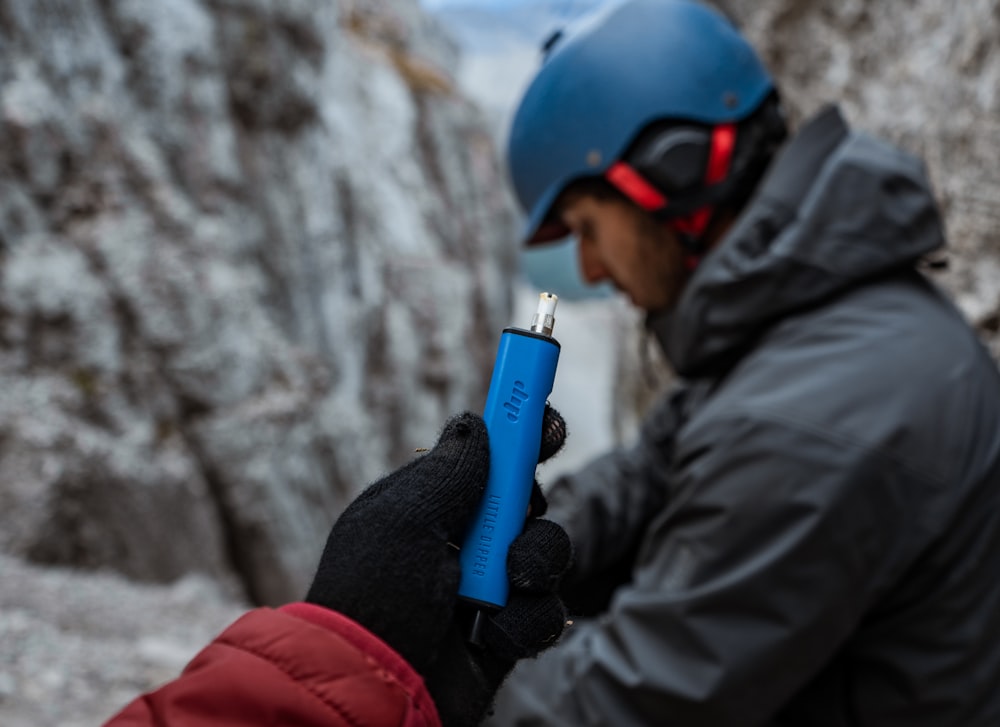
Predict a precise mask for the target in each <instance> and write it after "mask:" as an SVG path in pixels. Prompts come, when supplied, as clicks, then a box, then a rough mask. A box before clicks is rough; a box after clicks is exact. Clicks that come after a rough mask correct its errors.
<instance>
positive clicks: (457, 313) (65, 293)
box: [0, 0, 515, 603]
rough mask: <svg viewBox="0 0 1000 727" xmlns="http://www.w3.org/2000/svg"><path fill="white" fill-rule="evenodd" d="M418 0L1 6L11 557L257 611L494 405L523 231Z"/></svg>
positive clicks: (91, 0)
mask: <svg viewBox="0 0 1000 727" xmlns="http://www.w3.org/2000/svg"><path fill="white" fill-rule="evenodd" d="M454 53H455V51H454V49H453V47H452V46H451V45H450V44H448V43H447V42H446V41H445V40H444V39H443V37H441V36H439V34H438V32H437V30H436V29H435V27H434V26H433V25H432V24H430V23H429V22H428V21H427V20H426V19H425V18H424V16H423V15H422V14H421V13H420V12H419V10H418V8H417V6H416V5H415V3H414V2H408V1H406V0H396V1H394V2H391V3H389V2H387V3H372V2H363V3H362V2H358V3H357V4H351V3H330V2H326V1H325V0H308V1H306V0H300V1H297V2H278V1H277V0H275V1H274V2H271V1H270V0H170V1H169V2H156V3H148V2H141V1H140V0H100V1H98V0H84V1H77V0H72V1H70V0H47V1H46V2H37V1H36V0H11V1H10V2H5V3H3V4H2V8H0V133H2V137H0V138H2V142H0V245H2V248H0V249H2V252H0V391H2V394H0V447H2V449H0V474H2V486H0V533H2V535H0V548H2V550H3V551H5V552H7V553H9V554H14V555H17V556H21V557H24V558H27V559H30V560H32V561H36V562H41V563H50V564H63V565H73V566H82V567H88V568H99V567H109V568H113V569H116V570H118V571H120V572H122V573H124V574H125V575H128V576H130V577H132V578H137V579H143V580H160V581H167V580H172V579H175V578H177V577H180V576H181V575H183V574H185V573H187V572H189V571H191V570H192V569H195V570H199V571H202V572H204V573H205V574H208V575H210V576H212V577H214V578H218V579H222V580H228V581H230V582H231V583H235V584H237V585H238V586H240V587H242V588H243V589H244V590H245V592H246V593H247V595H248V596H249V597H250V598H251V599H253V600H254V601H257V602H263V603H275V602H281V601H284V600H287V599H290V598H294V597H297V596H300V595H301V593H302V592H303V589H304V588H305V586H306V585H307V583H308V578H309V577H311V575H312V570H313V568H314V567H315V562H316V559H317V556H318V552H319V549H320V548H321V547H322V543H323V540H324V538H325V534H326V532H327V531H328V529H329V526H330V523H331V522H332V519H333V517H334V516H335V515H336V514H337V512H339V510H340V508H341V507H342V506H343V504H344V503H345V501H346V499H348V498H349V497H350V496H351V495H353V494H354V493H355V492H356V491H357V490H358V489H359V488H360V487H361V486H362V485H364V484H365V483H367V482H370V481H371V480H372V479H374V478H375V477H376V476H377V475H378V474H379V473H380V472H381V471H383V470H384V469H385V468H387V467H390V466H393V465H394V464H398V463H400V462H402V461H405V460H406V459H408V458H409V457H411V456H412V452H413V450H414V448H415V447H419V446H425V445H429V444H432V443H433V442H432V441H428V438H429V437H431V438H433V437H434V436H436V432H437V431H438V430H439V428H440V427H441V425H442V424H443V422H444V420H445V419H446V417H447V416H448V415H450V414H452V413H455V412H457V411H460V410H462V409H464V408H477V407H481V405H482V404H481V403H482V399H483V396H484V393H485V387H486V384H487V381H488V376H489V364H490V361H491V358H492V354H493V351H494V350H495V346H496V340H497V336H498V332H499V330H500V329H501V328H503V326H505V325H507V324H508V323H509V321H508V319H507V315H508V311H509V309H510V303H511V301H510V287H509V286H510V279H511V272H512V268H513V265H514V261H515V258H514V256H515V250H514V248H513V226H512V225H513V217H512V213H511V207H510V201H509V197H508V196H506V193H505V192H503V190H504V181H503V178H502V176H501V174H500V172H499V169H498V165H497V163H496V159H495V152H494V149H493V146H492V143H491V141H490V140H489V137H488V135H487V134H486V133H485V131H484V128H485V127H484V124H483V122H482V120H481V119H480V118H479V116H478V113H477V112H476V110H475V109H474V108H473V107H472V106H471V105H470V104H469V103H468V102H466V101H465V100H463V98H462V97H461V96H460V95H459V94H457V93H456V92H455V91H454V89H453V84H452V81H451V78H450V77H449V75H448V73H447V71H446V70H445V69H447V68H449V67H450V66H451V65H452V64H453V59H454Z"/></svg>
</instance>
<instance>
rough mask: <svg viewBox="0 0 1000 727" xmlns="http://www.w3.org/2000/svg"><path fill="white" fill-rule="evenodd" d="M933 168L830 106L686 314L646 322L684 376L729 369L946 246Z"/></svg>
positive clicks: (691, 295) (696, 286)
mask: <svg viewBox="0 0 1000 727" xmlns="http://www.w3.org/2000/svg"><path fill="white" fill-rule="evenodd" d="M944 242H945V238H944V233H943V230H942V224H941V218H940V215H939V213H938V210H937V205H936V203H935V200H934V196H933V193H932V191H931V189H930V183H929V181H928V178H927V174H926V171H925V169H924V165H923V163H922V162H921V161H920V160H919V159H917V158H915V157H913V156H911V155H909V154H906V153H905V152H903V151H901V150H899V149H897V148H895V147H893V146H891V145H889V144H887V143H885V142H883V141H880V140H878V139H875V138H873V137H871V136H868V135H866V134H862V133H858V132H853V131H851V130H849V129H848V127H847V125H846V123H845V122H844V120H843V118H842V116H841V115H840V113H839V111H838V110H837V109H836V108H833V107H831V108H828V109H826V110H825V111H823V112H822V113H820V114H819V115H818V116H816V117H815V118H814V119H813V120H812V121H810V122H809V123H807V124H806V125H805V126H804V127H803V128H802V130H801V131H800V132H799V133H798V134H797V135H796V136H795V137H794V138H793V139H792V140H791V141H789V142H788V143H787V144H786V145H785V147H784V148H783V149H782V150H781V151H780V152H779V154H778V156H777V157H776V158H775V161H774V162H773V163H772V165H771V168H770V170H769V171H768V174H767V176H766V177H765V179H764V180H763V181H762V183H761V187H760V189H759V191H758V193H757V194H756V195H755V197H754V199H753V200H752V201H751V202H750V204H749V206H748V208H747V209H746V210H745V211H744V213H743V214H742V215H741V216H740V218H739V219H738V220H737V221H736V223H735V224H734V226H733V228H732V229H731V230H730V231H729V233H728V234H727V235H726V236H725V238H723V240H722V241H721V242H720V243H719V245H718V246H717V247H716V248H715V249H714V250H713V251H712V252H711V253H709V254H708V255H706V256H705V258H704V259H703V260H702V263H701V265H700V266H699V268H698V270H697V271H696V272H695V274H694V275H693V276H692V278H691V280H690V281H689V283H688V285H687V287H686V289H685V290H684V293H683V294H682V296H681V298H680V301H679V302H678V304H677V306H676V307H675V308H674V309H672V310H671V311H669V312H661V313H654V314H651V315H650V316H649V318H648V321H647V323H648V326H649V328H650V329H651V330H652V331H653V333H654V334H655V335H656V336H657V338H658V339H659V341H660V344H661V345H662V346H663V349H664V352H665V353H666V355H667V357H668V358H669V359H670V361H671V363H672V364H673V366H674V368H675V369H676V371H677V373H678V374H680V375H682V376H697V375H704V374H706V373H709V372H710V371H712V370H713V369H715V368H720V367H723V366H725V365H726V364H727V363H729V362H730V361H731V359H732V358H733V357H734V356H735V355H737V354H738V352H739V351H740V350H742V349H743V348H744V347H745V346H747V345H748V344H750V343H751V342H752V341H753V340H754V339H755V338H756V337H757V336H758V335H760V333H761V332H763V330H764V329H765V328H766V327H767V326H768V325H769V324H771V323H773V322H774V321H776V320H778V319H780V318H782V317H784V316H786V315H789V314H791V313H794V312H796V311H798V310H802V309H806V308H809V307H812V306H814V305H817V304H819V303H822V302H824V301H825V300H828V299H830V298H831V297H833V296H835V295H837V294H838V293H841V292H843V291H845V290H847V289H849V288H851V287H853V286H855V285H858V284H860V283H863V282H864V281H866V280H868V279H872V278H875V277H879V276H881V275H884V274H886V273H888V272H891V271H894V270H898V269H901V268H904V267H911V266H912V265H913V264H914V263H915V262H916V261H917V260H918V259H919V258H920V257H922V256H923V255H926V254H927V253H929V252H931V251H933V250H935V249H937V248H940V247H941V246H942V245H944Z"/></svg>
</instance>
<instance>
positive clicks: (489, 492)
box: [458, 328, 559, 608]
mask: <svg viewBox="0 0 1000 727" xmlns="http://www.w3.org/2000/svg"><path fill="white" fill-rule="evenodd" d="M558 362H559V343H558V342H557V341H556V340H555V339H554V338H552V337H550V336H545V335H542V334H539V333H533V332H531V331H525V330H522V329H520V328H507V329H505V330H504V332H503V335H501V337H500V347H499V350H498V351H497V357H496V362H495V363H494V365H493V376H492V378H491V379H490V391H489V394H488V395H487V397H486V409H485V411H484V412H483V419H484V420H485V421H486V429H487V431H488V432H489V440H490V474H489V481H488V483H487V485H486V493H485V494H484V495H483V500H482V502H481V503H480V506H479V510H478V511H477V513H476V517H475V519H474V520H473V522H472V525H471V527H470V528H469V532H468V534H467V535H466V538H465V541H464V542H463V544H462V550H461V553H460V562H461V565H462V580H461V582H460V584H459V588H458V594H459V596H461V597H463V598H465V599H466V600H469V601H472V602H475V603H477V604H479V605H482V606H486V607H488V608H501V607H503V606H504V605H506V603H507V594H508V592H509V590H510V584H509V583H508V582H507V549H508V548H509V547H510V544H511V542H512V541H513V540H514V538H516V537H517V536H518V534H519V533H520V532H521V530H522V528H523V527H524V521H525V517H526V515H527V512H528V504H529V503H530V501H531V487H532V484H533V483H534V481H535V467H536V466H537V465H538V453H539V447H540V446H541V439H542V418H543V416H544V414H545V402H546V400H547V399H548V397H549V394H551V393H552V385H553V384H554V383H555V378H556V365H557V364H558Z"/></svg>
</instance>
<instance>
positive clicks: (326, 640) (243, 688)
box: [106, 603, 441, 727]
mask: <svg viewBox="0 0 1000 727" xmlns="http://www.w3.org/2000/svg"><path fill="white" fill-rule="evenodd" d="M440 724H441V723H440V720H439V718H438V714H437V709H436V708H435V706H434V703H433V702H432V701H431V697H430V694H429V693H428V692H427V689H426V687H425V686H424V682H423V679H421V677H420V675H419V674H417V673H416V672H415V671H414V670H413V668H412V667H411V666H410V665H409V664H407V663H406V661H404V660H403V658H402V657H401V656H400V655H399V654H397V653H396V652H395V651H393V650H392V649H391V648H390V647H389V646H387V645H386V644H385V642H383V641H381V640H380V639H379V638H377V637H376V636H374V635H373V634H371V633H370V632H369V631H367V630H365V629H364V628H363V627H362V626H360V625H359V624H357V623H355V622H354V621H352V620H351V619H349V618H347V617H346V616H342V615H341V614H338V613H336V612H334V611H330V610H328V609H325V608H321V607H319V606H313V605H311V604H305V603H296V604H291V605H288V606H284V607H282V608H281V609H278V610H272V609H268V608H260V609H256V610H254V611H251V612H249V613H247V614H246V615H244V616H242V617H241V618H240V619H238V620H237V621H236V622H235V623H234V624H232V625H231V626H230V627H229V628H227V629H226V630H225V631H223V632H222V633H221V634H220V635H219V636H218V637H217V638H216V639H215V640H214V641H213V642H212V643H211V644H209V645H208V646H207V647H206V648H205V649H203V650H202V651H201V652H200V653H199V654H198V655H197V656H195V658H194V659H193V660H192V661H191V663H190V664H188V665H187V667H186V668H185V669H184V671H183V673H182V674H181V675H180V676H179V677H178V678H177V679H175V680H174V681H172V682H169V683H168V684H166V685H164V686H163V687H161V688H159V689H157V690H156V691H154V692H150V693H148V694H144V695H142V696H141V697H138V698H137V699H136V700H135V701H133V702H132V703H131V704H129V705H128V706H127V707H125V709H123V710H122V711H121V712H119V713H118V714H117V715H116V716H114V717H113V718H112V719H111V720H110V721H109V722H108V723H107V725H106V727H130V726H132V725H136V726H138V725H144V726H151V725H156V727H167V726H169V727H175V726H179V725H184V727H208V726H209V725H210V726H211V727H257V726H259V725H296V726H301V727H331V725H333V726H344V727H347V726H350V727H383V726H389V725H391V726H392V727H397V726H398V727H440Z"/></svg>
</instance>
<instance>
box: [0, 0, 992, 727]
mask: <svg viewBox="0 0 1000 727" xmlns="http://www.w3.org/2000/svg"><path fill="white" fill-rule="evenodd" d="M536 5H537V3H536ZM723 5H724V7H725V9H726V10H727V11H728V12H730V13H731V14H732V15H733V16H734V17H735V18H736V19H737V20H738V21H739V22H740V23H741V24H742V25H743V26H744V28H745V30H746V31H747V33H748V34H749V35H750V36H751V37H752V38H753V39H754V41H755V42H756V43H757V45H758V47H760V48H761V50H762V53H763V55H764V57H765V59H766V60H767V62H768V63H769V65H770V66H771V68H772V70H773V71H774V72H775V74H776V76H777V77H778V79H779V81H780V82H781V83H782V85H783V86H784V88H785V89H786V98H787V100H788V102H789V106H790V109H791V111H792V115H793V117H794V118H797V119H798V118H802V117H803V116H805V115H807V114H809V113H811V112H813V111H815V110H816V109H818V108H819V106H820V105H822V103H824V102H826V101H829V100H839V101H841V102H842V103H843V106H844V109H845V111H846V112H847V115H848V116H849V118H850V119H851V120H852V121H853V122H854V123H855V124H856V125H858V126H861V127H863V128H866V129H868V130H870V131H872V132H874V133H878V134H883V135H886V136H888V137H890V138H892V139H894V140H896V141H897V142H899V143H900V144H902V145H903V146H905V147H907V148H909V149H911V150H913V151H915V152H917V153H920V154H922V155H923V156H924V157H925V158H926V159H927V161H928V164H929V166H930V169H931V172H932V176H933V179H934V181H935V184H936V186H937V188H938V191H939V193H940V196H941V200H942V207H943V209H944V211H945V213H946V218H947V224H948V228H949V232H950V235H951V238H952V240H953V243H954V245H953V252H952V253H951V254H950V258H951V266H950V269H949V270H948V271H947V272H945V273H943V274H938V277H939V279H940V281H941V283H942V284H943V285H945V286H946V287H948V288H949V289H950V290H951V291H952V292H953V293H954V294H955V296H956V297H957V299H958V300H959V302H960V304H961V305H962V307H963V309H964V310H965V311H966V312H967V314H968V315H969V316H970V318H971V319H972V320H973V321H974V322H975V323H976V324H977V326H978V327H979V328H980V330H981V331H982V332H983V335H984V338H985V339H986V340H987V342H988V343H989V344H990V345H991V346H993V347H994V350H996V351H1000V348H998V347H997V331H998V329H1000V232H998V229H1000V172H998V171H997V170H998V166H997V149H998V148H1000V122H998V119H1000V1H998V0H967V1H966V2H963V3H961V4H954V5H951V6H947V5H941V4H939V3H934V2H931V0H917V1H916V2H913V3H906V4H901V3H875V2H873V1H872V2H863V1H861V0H850V1H848V2H842V1H841V2H833V1H832V0H811V1H809V2H803V1H802V0H798V1H793V0H767V1H764V2H758V3H752V4H750V3H738V2H726V3H723ZM444 20H445V19H444V18H439V19H435V18H433V17H430V16H429V15H428V14H427V13H426V12H424V11H423V10H422V9H421V8H420V7H419V6H418V5H417V4H416V1H415V0H357V1H356V2H348V1H346V0H342V1H340V2H332V1H330V0H163V1H162V2H155V3H151V2H143V0H0V723H2V724H4V725H11V726H13V727H19V726H20V725H48V724H52V725H55V724H59V725H90V724H98V723H100V722H101V721H102V720H103V719H104V718H106V717H108V716H109V715H110V714H111V713H112V712H113V711H114V710H115V709H116V708H117V707H119V706H120V705H121V704H123V703H124V702H125V701H127V700H128V699H129V698H130V697H131V696H133V695H134V694H136V693H138V692H139V691H142V690H144V689H147V688H149V687H151V686H152V685H154V684H156V683H158V682H160V681H163V680H164V679H167V678H169V677H170V676H171V675H173V674H174V673H176V671H177V670H178V669H179V668H180V667H181V666H182V665H183V663H184V662H185V661H186V659H187V658H189V657H190V656H191V655H192V654H193V652H194V651H195V650H196V649H197V648H198V647H199V646H200V645H201V644H203V643H204V641H205V640H207V639H208V638H209V637H210V636H211V634H213V633H214V632H216V631H217V630H219V629H220V628H222V627H223V626H224V625H225V624H226V623H228V621H230V620H231V619H232V618H233V617H235V615H237V614H238V613H240V612H241V611H242V610H243V609H244V608H246V607H247V606H248V605H249V604H252V603H277V602H281V601H284V600H287V599H291V598H297V597H299V596H300V595H301V593H302V591H303V589H304V587H305V585H306V584H307V582H308V579H309V577H310V576H311V574H312V569H313V567H314V565H315V562H316V558H317V555H318V552H319V549H320V547H321V545H322V541H323V539H324V538H325V534H326V532H327V530H328V528H329V525H330V523H331V522H332V520H333V518H334V517H335V516H336V514H337V512H339V510H340V508H342V507H343V505H344V503H345V502H346V501H348V500H349V499H350V497H351V496H352V495H353V494H354V493H355V492H356V491H357V489H358V488H359V487H361V486H362V485H363V484H364V483H366V482H369V481H371V480H372V479H373V478H375V477H377V476H378V474H380V473H381V472H383V471H386V470H387V469H389V468H391V467H393V466H395V465H397V464H399V463H401V462H403V461H405V460H407V459H409V458H410V457H411V456H412V453H413V450H414V449H415V448H417V447H422V446H427V445H429V444H431V443H432V440H433V438H434V437H435V436H436V434H437V432H438V430H439V429H440V427H441V425H442V423H443V421H444V420H445V418H446V417H447V416H449V415H450V414H452V413H454V412H457V411H459V410H461V409H464V408H479V407H481V402H482V398H483V396H484V393H485V387H486V383H487V380H488V375H489V365H490V363H491V361H492V355H493V351H494V349H495V345H496V334H497V331H499V330H500V329H501V328H502V327H503V326H505V325H509V324H510V323H511V322H513V321H516V320H519V319H516V318H514V316H515V315H516V312H515V309H514V305H513V295H514V288H513V282H512V281H513V280H514V278H515V275H514V273H515V270H516V267H517V265H518V259H517V251H516V249H515V247H514V245H513V240H514V239H515V237H516V230H517V219H516V215H515V212H514V210H513V206H512V204H511V200H510V196H509V193H508V192H507V190H506V188H505V184H506V182H505V179H504V176H503V170H502V168H501V165H500V163H499V161H498V155H497V152H496V148H497V143H498V142H500V141H502V139H499V138H498V133H499V132H498V129H497V125H496V124H495V116H496V114H495V112H494V113H491V112H490V110H489V109H486V111H485V112H484V111H483V109H484V107H485V106H486V105H487V104H486V103H485V101H484V98H483V96H482V95H481V94H476V93H474V92H473V91H472V90H470V87H469V85H468V84H469V83H470V82H474V81H472V80H470V77H469V76H464V75H462V73H461V71H462V69H463V68H467V67H468V66H467V65H466V66H463V64H462V58H463V55H462V53H461V52H460V50H459V48H458V46H457V44H456V43H455V42H453V41H452V40H450V39H449V38H448V36H447V34H446V32H445V28H444V27H443V26H442V22H443V21H444ZM439 21H440V22H439ZM505 52H506V53H511V54H512V53H515V52H516V51H515V50H514V49H511V48H507V50H506V51H505ZM468 55H469V51H468V50H466V51H465V57H467V56H468ZM480 60H482V59H480ZM499 60H500V62H502V61H503V57H502V54H501V55H500V56H499ZM509 65H510V67H511V68H514V67H515V66H516V67H518V68H520V66H517V64H513V63H510V64H509ZM519 72H520V71H519ZM521 80H523V79H521V78H520V77H518V78H510V77H508V78H507V81H506V82H508V83H511V84H515V85H516V84H517V83H519V82H521ZM473 98H475V101H474V102H473V101H472V100H470V99H473ZM556 292H559V291H558V290H557V291H556ZM587 305H590V304H587ZM566 310H567V311H571V310H572V309H570V308H567V309H566ZM571 315H572V314H570V317H571ZM615 316H616V317H615V318H613V319H611V320H607V319H602V322H601V325H602V326H607V327H608V328H609V329H610V330H613V331H630V330H632V328H631V319H630V318H628V317H627V315H626V314H622V313H620V312H618V313H615ZM618 316H620V317H618ZM582 325H583V326H586V325H587V324H586V323H583V324H582ZM566 333H567V334H570V332H569V331H566ZM570 335H572V334H570ZM586 338H587V337H586V336H582V337H579V336H578V337H577V339H576V340H581V341H585V340H586ZM632 338H633V337H632V336H630V335H625V336H622V339H621V340H620V342H619V343H620V346H621V351H622V352H623V355H622V356H621V357H620V358H619V359H617V363H616V364H615V366H616V367H617V369H616V370H613V371H611V372H610V374H608V373H607V372H593V375H592V376H591V375H589V374H588V372H587V371H586V369H584V370H583V372H582V373H576V374H574V375H572V376H571V375H569V374H567V377H566V378H567V379H573V378H574V376H575V377H576V379H578V380H581V381H582V382H583V383H582V384H581V386H583V387H585V389H587V390H588V391H589V392H590V394H591V395H592V396H594V397H595V398H596V397H598V396H599V394H598V393H597V391H598V389H599V388H600V387H601V386H611V383H612V381H613V380H618V381H632V380H635V379H634V377H633V376H632V375H631V373H632V372H634V371H635V370H636V369H637V367H638V365H637V363H636V362H637V357H636V355H635V354H634V350H635V346H634V345H633V344H634V343H635V341H634V340H632ZM608 340H615V339H614V338H602V340H601V341H600V342H598V344H597V345H598V346H600V347H602V348H605V349H606V348H607V343H606V342H607V341H608ZM564 345H565V343H564ZM580 345H583V344H580ZM578 350H579V349H578ZM587 358H589V357H587V356H585V355H580V354H578V355H575V356H568V355H567V356H564V361H563V364H561V369H565V370H566V371H567V372H568V369H566V363H567V361H570V360H574V359H575V360H578V361H579V360H583V359H587ZM598 374H601V375H603V376H604V377H605V378H604V379H598V378H597V376H598ZM648 393H649V391H648V387H645V388H643V387H621V388H620V389H619V392H618V394H617V395H616V396H615V397H614V399H615V400H616V401H620V402H628V403H627V405H624V406H619V407H618V409H617V410H616V411H614V412H611V413H610V414H607V413H604V412H603V410H601V411H602V414H601V416H606V417H608V418H609V419H611V420H613V421H608V422H607V428H608V429H609V430H615V427H616V426H617V431H621V432H627V431H628V429H629V426H630V424H631V423H634V420H635V416H636V414H635V412H636V410H637V408H641V402H642V401H643V397H644V396H648ZM584 399H585V397H584ZM633 402H636V403H633ZM557 403H558V402H557Z"/></svg>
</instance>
